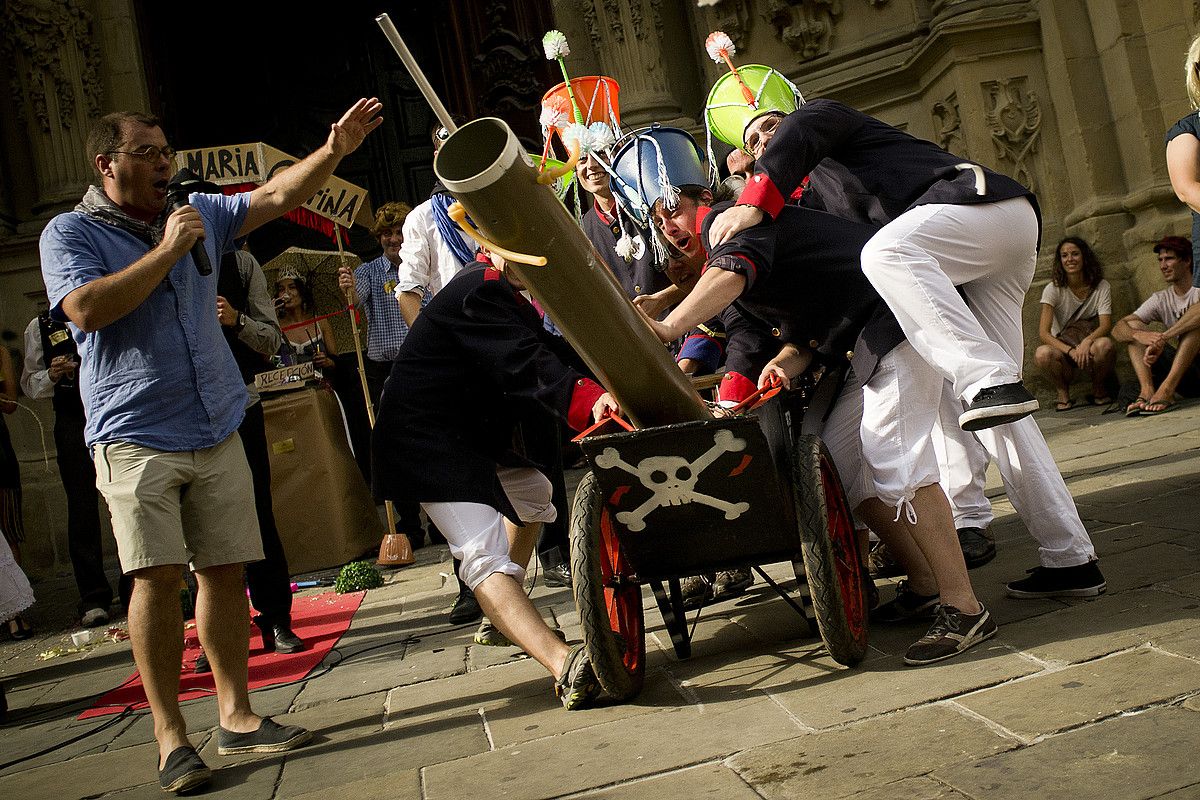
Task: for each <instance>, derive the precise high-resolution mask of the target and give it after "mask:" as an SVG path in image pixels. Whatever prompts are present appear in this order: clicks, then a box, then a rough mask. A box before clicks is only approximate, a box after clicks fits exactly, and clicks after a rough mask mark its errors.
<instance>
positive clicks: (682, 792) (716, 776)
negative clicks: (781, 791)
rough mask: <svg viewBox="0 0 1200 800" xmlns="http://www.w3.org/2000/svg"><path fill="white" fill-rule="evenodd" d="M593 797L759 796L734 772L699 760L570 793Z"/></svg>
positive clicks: (747, 799)
mask: <svg viewBox="0 0 1200 800" xmlns="http://www.w3.org/2000/svg"><path fill="white" fill-rule="evenodd" d="M572 797H578V798H580V800H583V798H596V800H644V799H645V798H647V797H653V798H654V800H759V798H760V797H761V796H760V795H759V794H758V792H756V791H754V789H752V788H750V786H748V785H747V784H746V782H745V781H743V780H742V779H741V778H739V777H738V775H737V773H736V772H734V771H733V770H731V769H729V768H727V767H724V766H722V765H720V764H702V765H700V766H698V767H689V768H687V769H681V770H677V771H674V772H668V773H667V774H666V775H657V776H655V777H652V778H645V779H643V780H638V781H631V782H630V783H626V784H622V785H620V786H613V787H611V788H608V789H599V790H597V791H594V792H583V793H582V794H577V795H572Z"/></svg>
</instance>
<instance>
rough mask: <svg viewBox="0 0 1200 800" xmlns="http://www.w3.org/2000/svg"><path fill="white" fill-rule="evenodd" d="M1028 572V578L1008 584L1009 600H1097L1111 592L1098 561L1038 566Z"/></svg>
mask: <svg viewBox="0 0 1200 800" xmlns="http://www.w3.org/2000/svg"><path fill="white" fill-rule="evenodd" d="M1028 572H1029V577H1028V578H1022V579H1021V580H1019V581H1013V582H1012V583H1010V584H1008V596H1009V597H1018V598H1022V599H1029V598H1033V597H1097V596H1099V595H1102V594H1104V592H1105V591H1107V590H1108V584H1107V583H1105V581H1104V575H1103V574H1102V573H1101V572H1100V566H1099V564H1098V563H1097V562H1095V561H1088V562H1087V563H1085V564H1079V565H1077V566H1074V567H1034V568H1033V569H1031V570H1028Z"/></svg>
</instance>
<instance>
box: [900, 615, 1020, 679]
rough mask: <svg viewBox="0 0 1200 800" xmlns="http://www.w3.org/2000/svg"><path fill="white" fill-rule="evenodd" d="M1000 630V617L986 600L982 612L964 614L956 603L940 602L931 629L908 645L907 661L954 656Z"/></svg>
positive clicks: (923, 661)
mask: <svg viewBox="0 0 1200 800" xmlns="http://www.w3.org/2000/svg"><path fill="white" fill-rule="evenodd" d="M997 630H999V629H998V628H997V627H996V621H995V620H993V619H992V615H991V614H989V613H988V610H987V609H986V608H984V607H983V604H982V603H980V604H979V613H978V614H964V613H963V612H961V611H959V610H958V609H957V608H955V607H954V606H946V605H941V606H938V608H937V618H936V619H934V621H933V624H932V625H930V626H929V632H928V633H926V634H925V635H924V636H922V637H921V638H920V639H918V640H917V642H916V644H914V645H913V646H912V647H910V648H908V652H907V653H905V654H904V663H905V664H908V665H910V666H920V665H922V664H932V663H934V662H935V661H944V660H945V659H947V658H953V657H954V656H956V655H958V654H959V653H961V652H963V651H964V650H967V649H969V648H972V647H974V646H975V645H977V644H979V643H980V642H984V641H987V640H988V639H990V638H992V637H993V636H995V635H996V631H997Z"/></svg>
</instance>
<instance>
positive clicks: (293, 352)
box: [275, 273, 337, 370]
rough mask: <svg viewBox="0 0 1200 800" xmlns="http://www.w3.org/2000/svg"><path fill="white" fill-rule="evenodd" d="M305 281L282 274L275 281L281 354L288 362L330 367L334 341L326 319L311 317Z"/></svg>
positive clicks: (310, 296) (313, 303)
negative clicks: (310, 363) (281, 343)
mask: <svg viewBox="0 0 1200 800" xmlns="http://www.w3.org/2000/svg"><path fill="white" fill-rule="evenodd" d="M316 305H317V304H316V301H315V300H313V293H312V288H311V287H309V285H308V281H306V280H305V279H304V278H302V277H300V276H299V275H296V274H294V273H285V274H283V275H280V276H279V280H277V281H275V309H276V311H278V312H279V325H280V327H281V328H283V356H284V360H285V361H287V362H288V363H290V364H303V363H305V362H307V361H311V362H313V364H315V365H316V366H317V368H319V369H322V370H328V369H333V367H334V364H333V359H332V358H331V357H330V356H336V355H337V344H336V343H335V342H334V339H333V328H331V327H329V321H328V320H324V319H322V320H317V319H313V316H314V313H315V310H316Z"/></svg>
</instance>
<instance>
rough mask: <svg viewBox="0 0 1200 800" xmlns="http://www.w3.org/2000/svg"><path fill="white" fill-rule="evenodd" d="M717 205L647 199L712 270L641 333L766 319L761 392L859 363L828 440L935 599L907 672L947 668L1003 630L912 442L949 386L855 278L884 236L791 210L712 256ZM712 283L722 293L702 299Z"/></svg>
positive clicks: (732, 392) (699, 194) (933, 473)
mask: <svg viewBox="0 0 1200 800" xmlns="http://www.w3.org/2000/svg"><path fill="white" fill-rule="evenodd" d="M665 130H668V129H659V130H657V131H655V130H651V131H650V132H649V133H648V134H647V135H646V137H645V138H655V139H656V140H657V146H656V147H653V148H649V149H648V150H647V152H645V153H644V154H643V155H642V157H641V158H640V162H641V166H642V170H643V174H642V180H641V181H640V184H639V185H641V186H643V187H644V186H648V185H650V186H656V185H657V184H656V181H655V179H654V176H655V175H657V174H666V175H668V177H669V176H670V168H669V164H670V161H671V159H670V156H669V155H668V154H669V149H670V148H669V143H668V142H667V141H666V140H665V139H664V137H663V135H662V131H665ZM624 152H629V151H628V150H626V151H624ZM657 152H663V153H664V156H663V158H662V162H663V163H661V165H659V164H656V163H655V157H654V155H652V153H657ZM622 156H623V152H618V154H617V156H616V158H615V162H616V168H617V171H618V174H621V173H622V166H623V163H624V160H623V158H622ZM634 160H637V159H636V158H635V159H634ZM711 197H712V196H711V193H710V192H709V190H708V189H707V188H704V187H699V186H684V187H681V188H679V189H676V188H675V187H666V188H665V189H664V188H661V187H660V188H657V189H656V191H655V192H654V194H653V195H651V196H647V197H646V201H647V204H649V205H651V206H652V207H653V209H654V216H655V221H656V223H657V224H658V225H659V227H660V229H661V230H662V232H663V234H664V235H665V236H666V237H667V238H668V239H669V240H670V241H671V243H672V244H673V245H674V246H675V247H676V248H677V249H679V250H680V251H682V252H684V253H685V254H687V253H693V254H696V255H699V253H700V252H706V253H707V266H708V269H707V270H706V271H705V273H704V274H703V275H702V276H701V278H700V281H699V282H698V283H697V286H696V288H695V289H694V290H693V291H692V293H691V294H689V295H688V297H687V298H686V299H685V300H684V301H683V302H681V303H680V304H679V305H678V306H677V307H676V308H675V310H673V311H672V312H671V313H670V314H668V315H667V317H666V318H665V319H664V320H663V321H662V322H656V321H654V320H651V319H650V318H649V317H646V320H647V322H648V323H649V324H650V325H651V327H652V328H653V329H654V330H655V333H656V334H658V336H659V338H660V339H662V340H663V341H664V342H666V341H672V340H673V339H675V338H677V337H678V336H679V335H681V334H682V333H683V332H685V331H687V330H690V329H691V328H692V327H693V326H694V325H696V324H697V323H699V322H701V321H703V320H706V319H709V318H710V317H712V316H714V315H716V314H717V313H719V312H720V311H721V310H722V309H724V308H725V307H726V306H728V305H729V304H730V303H732V302H736V303H737V304H738V307H739V310H741V311H743V312H744V313H745V315H746V316H748V317H750V318H757V319H762V320H765V321H766V322H767V323H768V324H770V325H772V326H774V328H775V330H777V331H778V338H779V341H780V346H781V349H780V352H779V354H778V355H777V356H776V357H775V358H774V359H772V361H771V363H770V364H769V365H768V367H767V369H766V370H764V372H763V373H762V375H761V376H760V377H759V382H762V381H764V380H765V379H766V378H767V376H768V375H769V374H775V375H778V376H780V377H783V378H788V379H790V378H793V377H795V376H797V375H799V374H800V373H801V372H802V371H804V370H805V369H807V368H808V367H809V365H810V364H811V363H812V360H813V359H814V358H816V359H819V360H821V361H823V362H825V363H828V364H836V363H845V359H846V357H847V354H848V353H851V352H852V353H853V357H852V358H851V359H850V373H849V378H848V380H847V382H846V386H845V387H843V389H842V392H841V394H840V396H839V398H838V402H837V403H836V404H835V406H834V414H833V415H831V417H830V420H829V421H828V423H827V424H826V426H825V430H824V431H823V433H822V438H824V439H825V440H826V444H827V445H828V446H829V448H830V453H831V454H832V455H833V457H834V460H835V463H836V464H837V467H838V471H839V473H840V474H841V476H842V480H843V482H844V483H845V485H846V488H847V496H848V499H849V501H850V503H851V507H852V508H853V509H854V513H855V515H856V517H857V518H858V520H859V521H860V522H865V523H867V524H869V525H870V527H871V528H872V529H873V530H875V531H876V532H877V533H878V534H879V535H880V537H881V538H883V539H884V540H885V541H887V542H888V543H889V545H890V546H892V547H893V549H894V550H895V551H896V552H897V554H898V557H899V558H901V560H902V563H903V564H904V565H905V566H906V567H907V568H908V570H909V573H910V577H911V579H913V580H921V581H925V582H926V583H925V585H926V586H929V587H932V588H933V589H934V594H935V595H937V594H939V593H940V598H938V597H936V596H935V597H934V598H933V600H932V602H928V603H927V604H925V606H924V607H923V608H922V609H920V611H922V612H927V614H926V615H930V614H933V612H934V606H935V605H937V613H936V618H935V620H934V622H933V625H932V626H931V627H930V629H929V632H928V633H927V634H926V635H925V636H924V637H922V638H921V639H920V640H919V641H917V642H916V643H915V644H913V645H912V647H910V648H909V650H908V652H907V653H906V654H905V657H904V660H905V663H907V664H913V665H919V664H929V663H933V662H935V661H941V660H943V659H946V658H950V657H952V656H955V655H957V654H958V653H961V652H963V651H964V650H966V649H968V648H969V647H972V646H974V645H976V644H978V643H980V642H982V641H985V640H986V639H988V638H990V637H992V636H994V635H995V633H996V630H997V627H996V624H995V622H994V621H993V620H992V618H991V616H990V614H989V613H988V611H987V609H985V608H984V607H983V605H982V604H981V603H980V602H979V601H978V599H977V598H976V597H975V593H974V590H973V589H972V587H971V582H970V578H969V577H968V575H967V568H966V564H965V562H964V561H963V557H962V552H961V550H960V549H959V546H958V537H957V534H956V532H955V530H954V523H953V518H952V517H951V515H950V507H949V503H948V502H947V500H946V496H945V494H944V493H943V492H942V489H941V486H940V485H939V483H938V478H939V468H938V462H937V458H936V455H935V454H934V452H933V444H932V440H931V438H930V436H929V435H928V434H926V435H924V436H920V435H917V436H912V437H910V436H909V435H908V431H909V430H910V429H911V423H912V420H911V419H910V413H911V412H910V409H911V408H912V407H914V406H916V407H922V408H931V409H933V413H936V410H937V398H938V396H939V393H940V390H941V381H942V379H941V377H940V376H939V375H937V374H936V373H933V372H932V370H929V369H928V368H927V367H926V366H925V364H924V362H923V361H921V359H920V358H919V357H918V356H917V355H916V354H915V352H914V351H913V348H912V346H911V345H910V344H909V343H908V342H906V341H904V335H903V333H902V331H901V330H900V328H899V326H898V324H897V322H896V320H895V318H894V316H893V315H892V314H891V313H890V312H889V310H888V308H887V307H886V306H885V305H884V304H883V303H881V302H880V299H879V296H878V295H877V294H876V293H875V292H874V291H873V290H872V288H871V286H870V284H869V283H868V282H867V280H866V278H865V277H864V275H863V273H862V271H861V270H860V269H859V264H858V254H859V252H860V251H861V249H862V247H863V245H864V244H865V243H866V242H868V241H869V240H870V239H871V237H872V236H874V235H875V233H876V231H877V228H876V227H875V226H872V225H866V224H862V223H857V222H852V221H849V220H845V219H841V218H838V217H835V216H832V215H830V214H826V213H824V212H821V211H815V210H812V209H808V208H801V207H795V206H789V207H786V208H783V209H782V210H781V211H780V213H779V218H778V220H777V221H776V223H775V224H774V225H759V226H756V227H754V228H751V229H749V230H746V231H743V232H741V233H739V234H737V235H735V236H734V237H733V238H732V239H731V240H730V241H728V242H727V243H725V244H724V245H722V246H720V247H710V246H709V245H708V244H707V240H708V238H709V237H710V235H711V231H710V225H711V224H712V221H713V219H714V218H718V217H717V213H718V212H719V210H720V207H718V209H716V210H713V209H710V208H708V207H707V206H706V205H703V203H707V202H711ZM710 211H711V212H712V213H711V214H710V213H709V212H710ZM706 284H707V285H708V286H709V287H712V288H715V291H708V292H703V291H701V288H702V287H704V286H705V285H706ZM927 376H928V379H927V380H925V378H926V377H927ZM725 384H727V385H726V386H723V387H722V397H723V398H728V399H737V396H738V395H740V394H744V393H747V390H749V389H752V388H753V384H752V383H750V382H749V381H747V380H746V378H741V380H738V379H736V378H735V379H733V380H730V381H726V382H725ZM739 384H741V386H739ZM922 391H924V392H925V394H930V393H931V397H932V400H931V401H930V402H929V403H928V404H924V405H923V404H922V400H923V398H924V395H922V394H921V392H922ZM901 396H903V397H904V402H901V399H900V398H901ZM921 413H923V412H921ZM860 419H861V423H860ZM860 437H861V447H862V450H861V454H860V452H859V450H858V445H859V441H860ZM864 467H865V470H866V471H865V473H864ZM939 600H940V605H938V603H939Z"/></svg>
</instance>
